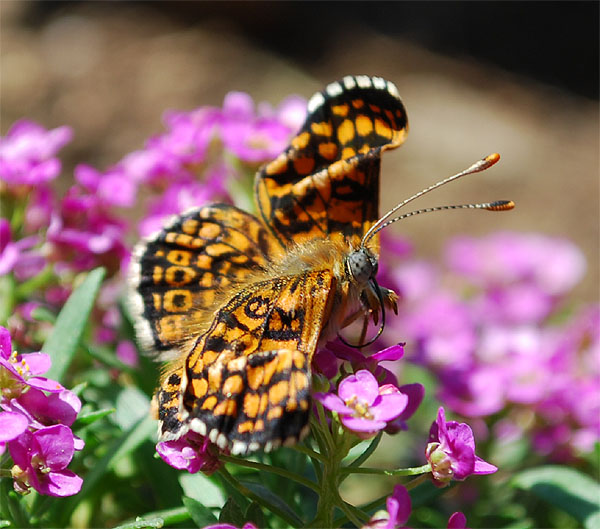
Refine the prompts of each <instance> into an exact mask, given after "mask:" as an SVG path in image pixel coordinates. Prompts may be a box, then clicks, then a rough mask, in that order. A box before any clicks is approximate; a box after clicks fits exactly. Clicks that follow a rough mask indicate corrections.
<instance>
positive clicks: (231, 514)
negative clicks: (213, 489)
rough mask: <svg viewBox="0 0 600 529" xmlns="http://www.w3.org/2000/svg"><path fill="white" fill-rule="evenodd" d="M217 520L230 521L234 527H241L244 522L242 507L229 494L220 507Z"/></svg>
mask: <svg viewBox="0 0 600 529" xmlns="http://www.w3.org/2000/svg"><path fill="white" fill-rule="evenodd" d="M219 522H221V523H230V524H232V525H235V526H236V527H242V525H244V523H245V522H246V520H245V519H244V513H243V512H242V509H241V508H240V506H239V505H238V504H237V503H236V502H235V500H234V499H233V498H232V497H231V496H230V497H229V498H227V501H226V502H225V505H223V508H222V509H221V512H220V514H219Z"/></svg>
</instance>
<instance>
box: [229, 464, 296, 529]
mask: <svg viewBox="0 0 600 529" xmlns="http://www.w3.org/2000/svg"><path fill="white" fill-rule="evenodd" d="M218 472H219V474H220V475H221V476H222V477H223V479H224V480H225V481H227V482H228V483H229V484H230V485H231V486H232V487H235V488H236V489H237V490H239V491H240V493H241V494H243V495H244V496H246V497H247V498H250V499H251V500H252V501H255V502H256V503H258V504H259V505H261V506H263V507H264V508H265V509H267V510H269V511H271V512H272V513H273V514H276V515H277V516H279V517H280V518H281V519H282V520H284V521H285V522H287V523H288V525H290V526H291V527H300V526H302V525H304V522H303V521H302V519H301V518H299V517H298V516H297V515H294V516H293V517H292V513H287V512H286V511H284V510H283V509H280V508H279V507H278V506H277V505H275V504H273V503H271V502H270V501H268V500H265V499H264V498H261V497H260V496H258V495H257V494H254V492H252V491H251V490H250V489H249V488H248V487H246V486H244V485H243V484H242V483H240V482H239V481H238V480H237V479H236V478H234V477H233V476H232V475H231V474H230V473H229V472H228V471H227V469H226V468H225V467H221V468H220V469H219V470H218Z"/></svg>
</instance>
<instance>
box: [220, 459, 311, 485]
mask: <svg viewBox="0 0 600 529" xmlns="http://www.w3.org/2000/svg"><path fill="white" fill-rule="evenodd" d="M219 459H221V461H225V462H226V463H233V464H235V465H239V466H241V467H248V468H255V469H256V470H262V471H263V472H271V474H277V475H279V476H283V477H284V478H287V479H291V480H292V481H295V482H296V483H300V485H304V486H305V487H307V488H309V489H311V490H314V491H315V492H317V493H318V492H319V487H318V486H317V484H316V483H314V482H312V481H310V480H309V479H306V478H304V477H302V476H300V475H298V474H295V473H294V472H290V471H288V470H285V469H284V468H281V467H276V466H273V465H265V464H264V463H257V462H255V461H248V460H247V459H241V458H239V457H233V456H226V455H223V454H222V455H221V456H220V457H219Z"/></svg>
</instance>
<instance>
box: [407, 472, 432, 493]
mask: <svg viewBox="0 0 600 529" xmlns="http://www.w3.org/2000/svg"><path fill="white" fill-rule="evenodd" d="M428 478H429V475H428V474H423V475H422V476H419V477H416V478H415V479H411V480H410V481H409V482H408V483H405V484H404V486H405V487H406V490H412V489H414V488H415V487H418V486H419V485H420V484H421V483H423V482H424V481H426V480H427V479H428Z"/></svg>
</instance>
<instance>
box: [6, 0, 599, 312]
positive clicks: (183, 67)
mask: <svg viewBox="0 0 600 529" xmlns="http://www.w3.org/2000/svg"><path fill="white" fill-rule="evenodd" d="M598 5H599V4H598V3H597V2H565V3H562V2H529V3H521V2H510V3H501V2H486V3H479V2H464V3H462V2H461V3H457V2H436V3H429V2H428V3H421V2H381V3H380V2H368V3H367V2H331V3H330V2H321V3H317V2H314V3H313V2H310V3H304V2H303V3H300V2H277V3H272V2H260V3H258V2H52V1H37V2H36V1H28V2H22V1H10V0H2V2H0V11H1V13H0V15H1V24H2V26H1V33H0V39H1V41H0V45H1V48H0V49H1V53H0V59H1V64H0V66H1V70H0V71H1V80H0V89H1V100H0V103H1V123H0V133H1V134H6V131H7V130H8V128H9V127H10V125H11V124H12V123H13V122H14V121H15V120H16V119H19V118H22V117H27V118H30V119H34V120H36V121H38V122H40V123H41V124H42V125H43V126H45V127H47V128H52V127H56V126H59V125H62V124H68V125H71V126H72V127H73V128H74V131H75V140H74V141H73V142H72V143H71V144H70V145H69V146H67V148H66V149H65V150H64V151H63V152H62V153H61V157H62V159H63V161H64V167H65V170H64V173H65V174H66V175H67V176H68V178H69V179H70V178H71V175H72V169H73V167H74V166H75V164H77V163H80V162H87V163H90V164H92V165H94V166H95V167H97V168H98V169H100V170H104V169H106V168H107V167H108V166H110V165H112V164H114V163H116V162H117V161H118V160H119V159H120V158H121V157H122V156H123V155H125V154H126V153H128V152H130V151H132V150H134V149H138V148H140V147H142V145H143V143H144V141H145V139H146V138H148V137H149V136H151V135H153V134H156V133H159V132H161V130H162V125H161V115H162V114H163V112H164V111H165V110H167V109H180V110H189V109H192V108H195V107H197V106H201V105H207V104H212V105H220V104H221V102H222V100H223V97H224V95H225V94H226V93H227V92H229V91H232V90H241V91H246V92H249V93H250V94H251V95H252V96H253V97H254V98H255V100H256V101H268V102H270V103H272V104H274V105H275V104H278V103H279V102H280V101H281V100H282V99H283V98H284V97H285V96H287V95H289V94H291V93H296V94H299V95H302V96H304V97H307V98H308V97H309V96H310V95H311V94H312V93H313V92H314V91H316V90H318V89H321V88H322V87H323V86H324V85H325V84H326V83H328V82H330V81H332V80H335V79H337V78H339V77H341V76H343V75H346V74H370V75H379V76H382V77H385V78H387V79H390V80H392V81H393V82H394V83H395V84H396V85H397V86H398V89H399V91H400V93H401V95H402V97H403V99H404V102H405V104H406V107H407V110H408V115H409V119H410V124H411V133H410V135H409V138H408V141H407V143H406V144H405V145H404V146H403V147H402V148H401V149H399V150H397V151H394V152H392V153H390V154H389V155H387V156H386V157H385V159H384V163H383V175H382V189H383V193H382V195H383V196H382V209H383V210H385V209H388V208H389V207H391V206H393V205H394V204H395V203H397V202H398V201H400V200H401V199H403V198H406V197H407V196H409V195H410V194H412V193H414V192H415V191H417V190H420V189H421V188H423V187H426V186H428V185H430V184H431V183H433V182H434V181H437V180H440V179H442V178H443V177H446V176H448V175H450V174H452V173H454V172H457V171H458V170H460V169H462V168H465V167H467V166H469V165H470V164H471V163H472V162H474V161H475V160H477V159H479V158H481V157H483V156H485V155H487V154H489V153H491V152H494V151H497V152H499V153H500V154H501V155H502V161H501V163H500V164H499V165H497V166H496V167H494V168H493V169H492V170H490V171H487V172H485V173H482V174H479V175H475V176H471V177H468V178H467V179H465V180H464V181H462V182H459V183H455V184H453V185H452V186H449V187H448V188H444V189H443V190H439V191H437V192H436V193H435V194H434V196H428V197H427V198H425V199H423V201H422V202H421V203H420V204H419V206H421V205H422V206H427V205H438V204H452V203H464V202H471V201H487V200H494V199H512V200H514V201H515V202H516V203H517V208H516V209H515V210H514V211H512V212H510V213H504V214H494V213H479V214H477V213H474V212H451V213H446V214H436V215H429V216H423V217H419V218H418V219H411V220H407V221H405V222H403V223H399V224H397V225H395V226H394V228H393V229H394V230H395V231H396V232H397V233H402V234H405V235H407V236H409V237H410V238H411V239H412V240H413V241H415V243H416V245H417V251H418V252H419V253H421V254H422V255H423V256H425V257H434V256H436V255H438V254H439V251H440V248H441V246H442V243H443V241H444V240H445V239H447V238H448V237H449V236H451V235H453V234H457V233H467V234H472V235H479V234H484V233H488V232H490V231H494V230H500V229H511V230H519V231H541V232H544V233H549V234H554V235H562V236H567V237H569V238H571V239H572V240H574V241H575V242H576V243H577V244H578V245H579V246H580V247H581V248H582V249H583V251H584V252H585V254H586V256H587V258H588V263H589V268H590V269H589V272H588V274H587V277H586V280H585V281H584V282H583V283H582V284H581V285H580V286H579V287H578V290H577V292H576V293H577V295H578V296H579V298H580V299H582V300H588V301H591V300H593V299H596V298H597V296H598V290H599V289H598V285H599V279H598V240H599V233H598V232H599V225H600V222H599V220H600V219H599V200H598V199H599V178H598V168H599V157H598V151H599V141H598V140H599V138H598V135H599V123H598V60H599V59H598ZM548 259H549V260H551V259H552V256H551V255H549V256H548Z"/></svg>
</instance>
